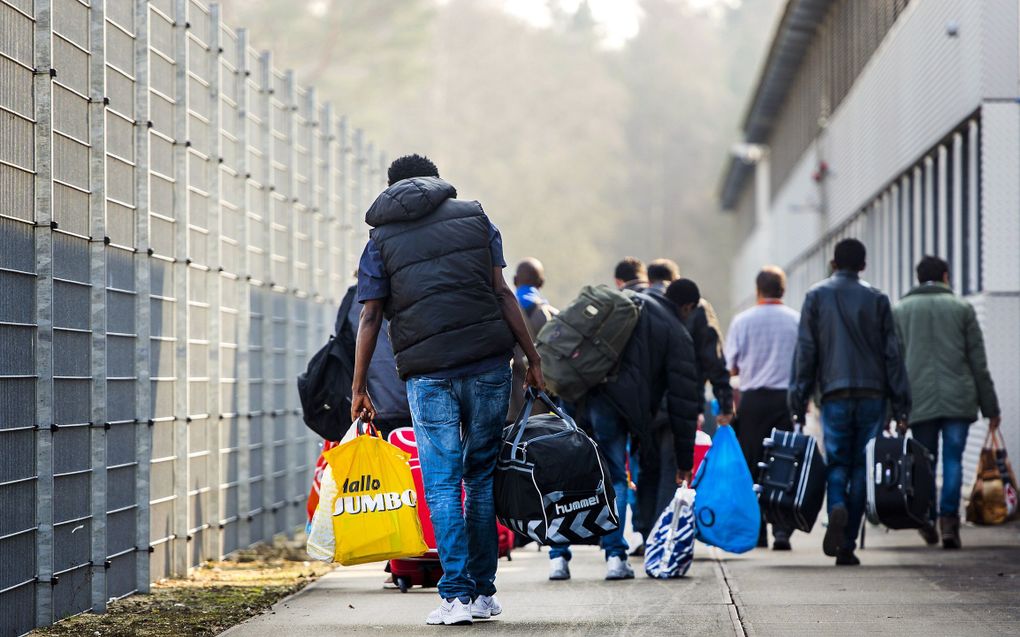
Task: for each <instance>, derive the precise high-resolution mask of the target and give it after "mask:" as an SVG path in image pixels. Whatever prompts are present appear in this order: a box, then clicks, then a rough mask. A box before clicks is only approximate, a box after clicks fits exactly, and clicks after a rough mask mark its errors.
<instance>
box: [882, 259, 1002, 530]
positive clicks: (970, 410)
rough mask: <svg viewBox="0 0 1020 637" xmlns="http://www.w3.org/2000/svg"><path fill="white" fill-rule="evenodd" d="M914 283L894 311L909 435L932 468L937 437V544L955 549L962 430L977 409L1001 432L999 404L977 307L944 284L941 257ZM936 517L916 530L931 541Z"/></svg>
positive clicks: (922, 268)
mask: <svg viewBox="0 0 1020 637" xmlns="http://www.w3.org/2000/svg"><path fill="white" fill-rule="evenodd" d="M917 280H918V283H919V284H920V285H918V286H917V287H916V288H914V289H913V290H911V291H910V292H909V293H908V294H907V295H906V296H905V297H903V299H902V300H901V301H900V302H899V303H898V304H897V305H896V307H895V308H894V309H893V316H894V318H895V321H896V331H897V334H898V335H899V339H900V343H902V344H903V349H904V359H905V360H906V365H907V376H908V378H909V379H910V388H911V393H912V395H913V409H912V410H911V412H910V428H911V429H912V430H913V432H914V438H915V439H916V440H918V441H919V442H920V443H921V444H923V445H924V446H925V447H927V448H928V450H929V451H930V452H931V453H932V454H934V456H935V462H936V464H937V463H938V451H939V434H940V433H941V435H942V495H941V498H940V500H939V506H938V516H939V527H940V529H941V531H942V545H943V546H944V547H945V548H960V515H959V511H960V488H961V486H962V482H963V465H962V461H963V450H964V447H965V446H966V444H967V430H968V429H969V427H970V423H972V422H974V421H975V420H977V415H978V408H979V407H980V408H981V413H982V414H984V416H985V417H986V418H988V419H989V426H990V427H991V428H992V429H996V428H998V426H999V421H1000V417H999V400H998V398H997V397H996V395H995V384H994V383H992V376H991V374H989V373H988V360H987V358H986V356H985V343H984V338H983V336H982V334H981V326H980V325H979V324H978V321H977V316H976V314H975V313H974V307H973V306H971V304H970V303H968V302H967V301H965V300H964V299H962V298H960V297H958V296H956V295H955V294H953V290H952V288H950V287H949V264H947V263H946V262H945V261H943V260H942V259H939V258H938V257H931V256H928V257H924V258H923V259H921V262H920V263H918V264H917ZM932 489H933V490H934V486H933V487H932ZM932 500H933V501H934V495H933V496H932ZM935 514H936V512H935V509H934V508H933V509H932V511H931V516H932V525H931V526H930V527H928V528H925V529H921V535H922V536H923V537H924V539H925V540H926V541H927V542H928V543H929V544H936V543H937V542H938V539H939V538H938V533H937V532H936V530H935V524H934V522H935Z"/></svg>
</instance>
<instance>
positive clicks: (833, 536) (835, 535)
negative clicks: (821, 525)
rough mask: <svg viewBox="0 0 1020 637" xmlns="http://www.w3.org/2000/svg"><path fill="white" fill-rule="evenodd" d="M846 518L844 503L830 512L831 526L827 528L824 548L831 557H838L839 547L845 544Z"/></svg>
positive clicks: (823, 542)
mask: <svg viewBox="0 0 1020 637" xmlns="http://www.w3.org/2000/svg"><path fill="white" fill-rule="evenodd" d="M846 518H847V513H846V507H845V506H843V505H842V504H840V505H837V506H836V508H834V509H833V510H832V512H831V513H829V528H827V529H825V538H824V539H823V540H822V550H823V551H825V554H826V555H828V556H829V557H836V554H837V553H838V552H839V547H840V546H841V545H842V544H843V540H844V537H843V532H844V531H845V530H846Z"/></svg>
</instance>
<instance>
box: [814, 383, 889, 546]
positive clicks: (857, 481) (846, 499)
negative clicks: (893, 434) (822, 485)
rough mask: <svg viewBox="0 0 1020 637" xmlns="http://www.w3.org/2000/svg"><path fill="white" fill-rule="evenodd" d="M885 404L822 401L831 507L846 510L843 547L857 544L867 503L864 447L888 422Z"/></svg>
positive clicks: (877, 401) (872, 400) (855, 400)
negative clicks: (844, 508) (841, 506)
mask: <svg viewBox="0 0 1020 637" xmlns="http://www.w3.org/2000/svg"><path fill="white" fill-rule="evenodd" d="M885 418H886V407H885V401H884V400H882V399H881V398H839V399H835V400H826V401H824V402H822V429H823V431H824V432H825V462H826V465H827V466H828V470H827V476H826V478H827V491H826V499H827V501H828V505H827V506H828V510H829V512H830V513H831V512H832V509H833V508H835V507H836V506H838V505H843V506H845V507H846V510H847V518H848V520H847V525H846V532H845V534H844V538H843V548H845V549H849V550H851V551H852V550H853V549H854V548H856V547H857V534H858V533H859V532H860V530H861V520H862V519H863V518H864V508H865V505H866V504H867V495H868V494H867V464H866V459H865V454H864V448H865V447H866V446H867V444H868V442H869V441H870V440H871V439H872V438H874V437H875V436H877V435H878V433H879V431H881V429H882V425H883V424H885Z"/></svg>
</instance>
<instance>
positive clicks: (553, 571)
mask: <svg viewBox="0 0 1020 637" xmlns="http://www.w3.org/2000/svg"><path fill="white" fill-rule="evenodd" d="M549 579H551V580H563V579H570V563H569V562H567V558H565V557H554V558H553V559H551V560H549Z"/></svg>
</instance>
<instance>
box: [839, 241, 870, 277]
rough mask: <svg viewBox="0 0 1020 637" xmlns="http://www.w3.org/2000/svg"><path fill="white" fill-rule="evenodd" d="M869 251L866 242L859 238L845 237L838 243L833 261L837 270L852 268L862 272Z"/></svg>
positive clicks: (854, 270)
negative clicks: (865, 246) (865, 245)
mask: <svg viewBox="0 0 1020 637" xmlns="http://www.w3.org/2000/svg"><path fill="white" fill-rule="evenodd" d="M867 255H868V251H867V250H866V249H865V248H864V244H863V243H861V242H860V241H858V240H857V239H843V240H842V241H840V242H839V243H837V244H836V250H835V252H834V254H833V256H832V262H833V263H834V264H835V265H836V269H837V270H851V271H853V272H860V271H861V270H863V269H864V262H865V259H866V258H867Z"/></svg>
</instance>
